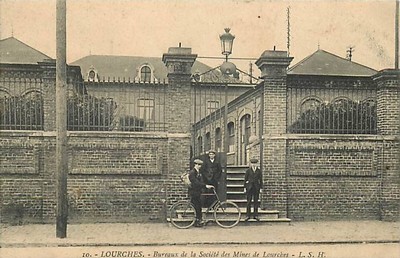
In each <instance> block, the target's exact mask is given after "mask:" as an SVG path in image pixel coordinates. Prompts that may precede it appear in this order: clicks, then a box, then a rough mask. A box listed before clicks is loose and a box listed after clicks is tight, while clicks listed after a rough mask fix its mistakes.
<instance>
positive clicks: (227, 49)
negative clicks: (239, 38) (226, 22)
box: [219, 28, 236, 75]
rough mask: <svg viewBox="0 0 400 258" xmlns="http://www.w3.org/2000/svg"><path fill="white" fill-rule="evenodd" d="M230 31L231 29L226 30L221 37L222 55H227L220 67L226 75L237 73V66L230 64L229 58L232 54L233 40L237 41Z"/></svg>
mask: <svg viewBox="0 0 400 258" xmlns="http://www.w3.org/2000/svg"><path fill="white" fill-rule="evenodd" d="M230 30H231V29H230V28H225V33H224V34H222V35H220V36H219V39H220V40H221V51H222V54H223V55H225V62H224V63H223V64H222V65H221V66H220V70H221V72H222V73H223V74H226V75H231V74H234V73H236V66H235V65H234V64H233V63H231V62H228V56H229V55H230V54H232V47H233V40H234V39H235V36H234V35H232V34H231V33H230V32H229V31H230Z"/></svg>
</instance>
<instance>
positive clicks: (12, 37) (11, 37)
mask: <svg viewBox="0 0 400 258" xmlns="http://www.w3.org/2000/svg"><path fill="white" fill-rule="evenodd" d="M10 39H14V40H16V41H18V42H19V43H21V44H23V45H24V46H26V47H28V48H30V49H32V50H34V51H36V52H39V53H40V54H42V55H44V56H46V57H47V58H49V59H53V58H52V57H51V56H48V55H46V54H45V53H43V52H42V51H40V50H37V49H36V48H33V47H31V46H29V45H28V44H26V43H25V42H23V41H21V40H19V39H17V38H16V37H14V36H10V37H8V38H5V39H2V40H0V41H4V40H10Z"/></svg>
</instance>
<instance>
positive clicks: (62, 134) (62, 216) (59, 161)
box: [56, 0, 68, 238]
mask: <svg viewBox="0 0 400 258" xmlns="http://www.w3.org/2000/svg"><path fill="white" fill-rule="evenodd" d="M66 1H67V0H57V2H56V20H57V21H56V48H57V53H56V127H57V129H56V133H57V137H56V175H57V221H56V236H57V237H58V238H65V237H67V219H68V205H67V201H68V199H67V177H68V159H67V101H66V98H67V64H66V52H67V51H66V49H67V48H66V45H67V44H66V34H67V33H66V16H67V15H66V13H67V11H66V9H67V5H66Z"/></svg>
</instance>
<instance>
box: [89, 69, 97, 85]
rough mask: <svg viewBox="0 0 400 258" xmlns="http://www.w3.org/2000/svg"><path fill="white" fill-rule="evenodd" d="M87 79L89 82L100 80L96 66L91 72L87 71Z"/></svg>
mask: <svg viewBox="0 0 400 258" xmlns="http://www.w3.org/2000/svg"><path fill="white" fill-rule="evenodd" d="M87 80H88V81H89V82H98V81H99V75H98V73H97V71H96V70H95V69H94V68H90V70H89V72H88V73H87Z"/></svg>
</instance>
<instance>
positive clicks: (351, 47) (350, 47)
mask: <svg viewBox="0 0 400 258" xmlns="http://www.w3.org/2000/svg"><path fill="white" fill-rule="evenodd" d="M348 48H349V49H347V51H346V52H347V59H348V60H349V61H351V58H352V57H353V52H354V46H349V47H348Z"/></svg>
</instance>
